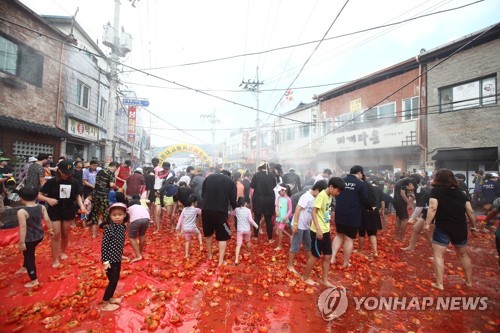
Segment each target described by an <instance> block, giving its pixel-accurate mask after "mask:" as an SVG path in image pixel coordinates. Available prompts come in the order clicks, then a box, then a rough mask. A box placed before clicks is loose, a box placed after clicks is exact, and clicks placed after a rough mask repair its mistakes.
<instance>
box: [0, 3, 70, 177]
mask: <svg viewBox="0 0 500 333" xmlns="http://www.w3.org/2000/svg"><path fill="white" fill-rule="evenodd" d="M0 12H2V13H3V14H2V16H3V17H5V18H8V19H1V20H0V147H1V148H2V149H3V150H4V151H5V156H8V157H11V158H12V159H13V160H12V161H11V162H12V164H14V165H12V166H13V167H14V168H15V171H16V173H18V172H19V170H20V168H21V167H22V166H23V165H24V164H25V163H26V162H27V160H28V158H29V157H30V156H37V155H38V153H49V154H53V155H54V157H55V158H57V157H59V155H60V154H61V147H62V143H63V142H64V141H65V140H66V139H67V137H68V134H67V132H66V128H65V117H64V109H63V106H62V105H63V88H64V76H65V73H66V68H65V66H64V64H63V59H64V53H65V51H64V44H65V43H66V42H68V40H67V36H66V35H64V34H63V33H61V32H60V31H58V30H56V29H54V28H52V27H51V26H50V25H48V24H47V23H46V22H45V21H44V20H43V19H42V18H40V17H39V16H38V15H37V14H35V13H34V12H33V11H31V10H30V9H29V8H27V7H26V6H24V5H23V4H21V3H20V2H18V1H6V0H0Z"/></svg>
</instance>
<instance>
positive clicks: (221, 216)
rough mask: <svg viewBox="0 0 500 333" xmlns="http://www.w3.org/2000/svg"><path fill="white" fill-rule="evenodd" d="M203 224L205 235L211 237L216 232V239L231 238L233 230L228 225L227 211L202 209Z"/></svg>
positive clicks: (225, 239)
mask: <svg viewBox="0 0 500 333" xmlns="http://www.w3.org/2000/svg"><path fill="white" fill-rule="evenodd" d="M201 224H202V226H203V236H205V237H210V236H212V235H213V234H214V232H215V239H216V240H218V241H227V240H229V239H231V230H230V229H229V226H228V225H227V212H223V213H222V212H216V211H212V210H202V211H201Z"/></svg>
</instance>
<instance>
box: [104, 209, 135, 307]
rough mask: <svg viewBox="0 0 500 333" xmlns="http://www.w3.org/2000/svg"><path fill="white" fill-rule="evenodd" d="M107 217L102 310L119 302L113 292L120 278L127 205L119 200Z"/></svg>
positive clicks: (127, 217)
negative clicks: (106, 282) (105, 282)
mask: <svg viewBox="0 0 500 333" xmlns="http://www.w3.org/2000/svg"><path fill="white" fill-rule="evenodd" d="M109 217H110V219H111V224H110V225H109V226H108V227H107V228H106V229H105V230H104V235H103V236H102V249H101V260H102V265H103V268H104V270H105V271H106V275H107V276H108V281H109V283H108V286H107V287H106V291H105V292H104V296H103V298H102V301H103V304H102V307H101V310H102V311H115V310H117V309H118V308H119V305H118V304H119V303H120V302H121V299H119V298H113V294H114V293H115V290H116V286H117V285H118V280H119V279H120V270H121V264H122V256H123V246H124V245H125V229H126V227H125V223H126V222H128V220H129V215H128V213H127V205H125V204H124V203H121V202H117V203H115V204H113V205H111V206H110V207H109Z"/></svg>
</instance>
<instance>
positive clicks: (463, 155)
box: [432, 147, 498, 161]
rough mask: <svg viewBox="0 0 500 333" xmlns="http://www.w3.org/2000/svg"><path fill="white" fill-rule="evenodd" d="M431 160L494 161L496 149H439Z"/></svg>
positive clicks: (496, 157)
mask: <svg viewBox="0 0 500 333" xmlns="http://www.w3.org/2000/svg"><path fill="white" fill-rule="evenodd" d="M432 159H433V160H439V161H451V160H480V161H496V160H497V159H498V147H487V148H465V149H440V150H438V152H437V153H436V155H434V156H432Z"/></svg>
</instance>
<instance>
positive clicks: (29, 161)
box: [28, 156, 38, 163]
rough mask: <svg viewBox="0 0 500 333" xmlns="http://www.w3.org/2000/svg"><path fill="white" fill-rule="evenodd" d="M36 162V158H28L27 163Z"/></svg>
mask: <svg viewBox="0 0 500 333" xmlns="http://www.w3.org/2000/svg"><path fill="white" fill-rule="evenodd" d="M36 161H38V160H37V159H36V157H33V156H31V157H30V158H28V163H32V162H36Z"/></svg>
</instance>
